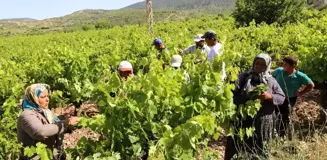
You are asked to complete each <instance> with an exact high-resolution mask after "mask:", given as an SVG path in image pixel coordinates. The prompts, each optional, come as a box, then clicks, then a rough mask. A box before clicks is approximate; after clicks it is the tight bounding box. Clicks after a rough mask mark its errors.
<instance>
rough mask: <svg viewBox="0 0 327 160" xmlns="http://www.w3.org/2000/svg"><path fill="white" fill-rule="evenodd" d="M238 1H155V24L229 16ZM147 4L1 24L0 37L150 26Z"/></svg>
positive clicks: (7, 20)
mask: <svg viewBox="0 0 327 160" xmlns="http://www.w3.org/2000/svg"><path fill="white" fill-rule="evenodd" d="M235 1H236V0H153V8H154V10H153V12H154V20H155V22H160V21H165V22H167V21H183V20H186V19H188V18H198V17H203V16H209V15H218V14H224V13H229V12H231V10H232V9H233V7H234V5H235ZM144 8H145V1H144V2H140V3H135V4H132V5H130V6H127V7H125V8H122V9H118V10H100V9H87V10H81V11H77V12H74V13H72V14H69V15H66V16H63V17H57V18H50V19H44V20H34V19H30V18H18V19H6V20H0V37H4V36H5V37H8V36H15V35H38V34H44V33H49V32H72V31H76V30H82V29H83V30H89V29H104V28H111V27H113V26H122V25H129V24H143V23H147V19H146V17H147V16H146V12H145V9H144Z"/></svg>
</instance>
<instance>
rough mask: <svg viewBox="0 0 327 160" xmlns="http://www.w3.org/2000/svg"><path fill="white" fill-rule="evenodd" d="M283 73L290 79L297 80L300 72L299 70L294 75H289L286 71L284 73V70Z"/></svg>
mask: <svg viewBox="0 0 327 160" xmlns="http://www.w3.org/2000/svg"><path fill="white" fill-rule="evenodd" d="M283 72H284V75H287V77H288V78H297V73H298V72H299V70H297V69H296V70H295V72H294V73H292V74H291V75H288V73H287V72H286V71H284V69H283Z"/></svg>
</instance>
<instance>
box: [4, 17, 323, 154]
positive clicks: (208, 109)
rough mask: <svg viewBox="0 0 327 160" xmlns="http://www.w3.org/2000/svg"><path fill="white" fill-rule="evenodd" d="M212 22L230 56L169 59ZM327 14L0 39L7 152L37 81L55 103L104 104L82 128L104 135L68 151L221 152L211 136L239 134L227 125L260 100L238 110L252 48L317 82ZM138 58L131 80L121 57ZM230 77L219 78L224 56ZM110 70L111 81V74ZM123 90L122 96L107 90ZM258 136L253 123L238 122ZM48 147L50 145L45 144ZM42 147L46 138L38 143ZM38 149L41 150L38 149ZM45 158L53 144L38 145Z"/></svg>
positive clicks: (12, 150)
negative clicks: (160, 45) (295, 63)
mask: <svg viewBox="0 0 327 160" xmlns="http://www.w3.org/2000/svg"><path fill="white" fill-rule="evenodd" d="M208 29H212V30H215V31H216V32H217V35H218V37H219V39H220V42H221V43H222V44H223V56H222V57H220V58H216V59H215V60H214V62H213V64H212V65H209V63H207V62H203V63H201V64H194V63H193V62H194V59H195V58H196V57H195V55H186V56H184V57H183V69H185V70H186V71H187V72H188V73H189V75H190V79H191V82H190V83H187V82H186V81H184V80H183V78H184V75H183V71H178V70H174V69H170V68H169V67H166V68H165V69H163V67H162V66H163V64H164V63H169V62H170V57H171V56H172V55H174V54H178V49H182V48H185V47H187V46H189V45H190V44H193V41H192V39H193V37H194V36H195V35H196V34H199V33H204V32H205V31H206V30H208ZM156 37H160V38H161V39H163V40H164V42H165V44H166V46H167V47H168V49H169V51H170V55H165V56H164V57H163V58H162V60H157V59H156V57H157V54H158V53H157V51H155V49H154V48H152V46H151V44H152V40H153V39H154V38H156ZM326 42H327V15H325V13H324V12H319V11H307V13H306V17H304V18H303V21H302V22H298V23H294V24H286V25H285V26H279V25H277V24H272V25H265V24H260V25H259V24H254V23H252V24H251V25H250V26H248V27H241V28H237V27H236V26H235V22H234V19H233V18H232V17H229V16H217V17H205V18H201V19H190V20H187V21H185V22H162V23H157V24H156V26H155V31H154V36H150V35H149V34H148V28H147V26H146V25H131V26H124V27H114V28H112V29H109V30H99V31H87V32H74V33H66V34H64V33H53V34H47V35H41V36H24V37H12V38H2V39H0V54H1V59H0V105H1V107H0V121H1V125H0V159H16V158H17V157H18V155H19V152H20V145H19V144H18V142H17V136H16V132H17V131H16V125H17V124H16V123H17V117H18V115H19V114H20V112H21V109H20V108H19V107H17V106H19V100H20V99H21V98H22V96H23V95H24V89H25V88H26V87H27V86H28V85H30V84H33V83H47V84H49V85H50V86H51V88H52V91H53V93H52V96H51V104H50V106H51V107H52V108H57V107H62V106H66V105H68V104H73V105H75V106H76V107H77V108H78V107H80V105H81V104H83V103H84V102H86V101H91V102H93V103H95V104H97V105H98V106H99V108H100V111H99V112H100V113H99V114H97V115H95V116H93V117H89V116H86V115H85V116H84V118H83V119H82V121H81V122H80V124H79V126H78V127H79V128H90V129H92V130H93V131H94V132H96V133H98V134H99V135H100V137H99V138H98V140H92V139H85V138H82V139H81V140H80V142H79V143H78V145H77V146H76V147H75V148H72V149H68V150H67V153H68V155H69V157H70V158H71V159H77V158H79V159H113V160H114V159H138V158H142V157H144V156H145V155H146V153H148V154H149V155H148V156H149V159H194V158H196V157H197V158H199V157H200V158H202V159H219V158H220V157H219V155H218V154H217V153H215V152H213V151H211V150H210V149H208V143H209V142H210V141H212V140H217V139H219V136H220V135H222V134H234V133H235V131H233V130H232V129H229V124H230V122H231V121H232V120H235V119H236V117H238V116H239V115H240V114H242V116H243V115H253V112H254V113H255V112H256V111H257V108H258V106H256V105H255V104H253V105H252V106H248V109H247V110H242V111H237V110H236V107H235V105H234V104H233V93H232V90H233V88H234V85H233V83H230V82H234V81H235V80H236V78H237V75H238V73H239V72H241V71H247V70H248V69H249V68H250V66H251V65H252V61H253V58H254V57H255V55H257V54H258V53H261V52H266V53H268V54H270V55H271V57H273V59H274V64H273V66H274V67H277V66H278V65H279V60H280V59H281V58H282V57H283V56H285V55H295V56H297V57H299V59H300V64H299V69H300V70H301V71H303V72H305V73H307V74H308V75H309V76H310V77H311V78H312V79H313V80H314V81H315V82H317V83H318V84H320V85H319V86H325V85H326V80H327V63H326V61H327V53H326V50H327V44H326ZM122 60H128V61H130V62H131V63H132V64H133V67H134V74H135V75H136V76H135V77H134V78H131V79H129V80H128V81H126V82H121V81H120V79H119V77H118V75H117V72H116V70H117V66H118V65H119V63H120V61H122ZM222 61H224V62H225V63H226V71H227V73H228V74H227V75H228V77H227V80H226V81H225V82H224V81H222V80H221V78H220V77H221V76H220V75H221V72H222V68H221V63H222ZM104 77H108V82H106V81H104ZM118 88H119V92H118V96H116V97H115V98H112V97H111V96H110V92H115V91H116V90H117V89H118ZM239 133H240V134H241V136H242V135H243V136H244V135H245V134H246V135H251V129H248V130H241V131H240V132H239ZM43 147H44V146H43ZM39 148H41V149H42V145H40V146H39ZM36 152H38V153H39V152H40V150H36ZM39 154H41V155H42V156H43V157H44V159H47V158H46V157H47V155H46V154H47V153H46V152H42V153H41V152H40V153H39Z"/></svg>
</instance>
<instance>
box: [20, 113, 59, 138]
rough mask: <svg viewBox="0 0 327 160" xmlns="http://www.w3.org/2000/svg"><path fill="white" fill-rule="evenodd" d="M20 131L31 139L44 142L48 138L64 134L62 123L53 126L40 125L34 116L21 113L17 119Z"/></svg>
mask: <svg viewBox="0 0 327 160" xmlns="http://www.w3.org/2000/svg"><path fill="white" fill-rule="evenodd" d="M18 121H19V123H20V124H21V125H20V126H22V129H23V130H24V131H25V132H26V133H27V134H28V135H29V136H30V137H32V138H33V139H36V140H44V139H46V138H48V137H51V136H54V135H56V134H61V133H63V132H64V129H65V125H64V121H60V122H57V123H55V124H42V122H41V121H40V119H38V118H37V116H36V115H35V114H32V113H23V114H22V115H21V116H20V117H19V119H18Z"/></svg>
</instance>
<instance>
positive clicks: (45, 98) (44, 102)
mask: <svg viewBox="0 0 327 160" xmlns="http://www.w3.org/2000/svg"><path fill="white" fill-rule="evenodd" d="M49 100H50V99H49V92H48V90H44V91H43V92H42V93H41V95H40V97H39V104H40V107H41V108H42V109H47V108H48V106H49Z"/></svg>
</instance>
